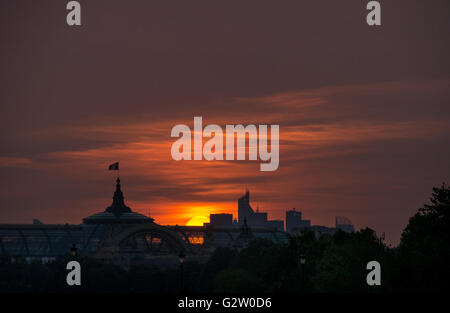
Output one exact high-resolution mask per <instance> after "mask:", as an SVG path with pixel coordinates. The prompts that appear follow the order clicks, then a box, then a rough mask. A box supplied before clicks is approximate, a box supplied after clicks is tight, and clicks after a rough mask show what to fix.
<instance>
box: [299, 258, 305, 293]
mask: <svg viewBox="0 0 450 313" xmlns="http://www.w3.org/2000/svg"><path fill="white" fill-rule="evenodd" d="M305 263H306V256H305V255H304V254H300V266H301V267H302V293H304V292H305Z"/></svg>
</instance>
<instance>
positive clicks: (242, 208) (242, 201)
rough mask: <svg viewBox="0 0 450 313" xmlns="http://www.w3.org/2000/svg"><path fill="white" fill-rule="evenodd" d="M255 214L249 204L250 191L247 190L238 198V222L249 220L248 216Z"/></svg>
mask: <svg viewBox="0 0 450 313" xmlns="http://www.w3.org/2000/svg"><path fill="white" fill-rule="evenodd" d="M253 214H255V212H254V211H253V209H252V207H251V206H250V192H249V191H248V190H247V191H246V192H245V195H243V196H242V197H241V198H239V199H238V222H239V224H240V225H242V224H243V223H244V220H247V223H248V222H249V217H250V216H251V215H253Z"/></svg>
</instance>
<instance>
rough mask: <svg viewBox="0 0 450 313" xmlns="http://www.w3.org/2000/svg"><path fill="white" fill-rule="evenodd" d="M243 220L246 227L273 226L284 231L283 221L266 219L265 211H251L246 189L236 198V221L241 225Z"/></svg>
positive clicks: (248, 193)
mask: <svg viewBox="0 0 450 313" xmlns="http://www.w3.org/2000/svg"><path fill="white" fill-rule="evenodd" d="M244 220H245V221H246V222H247V225H248V227H257V228H274V229H277V230H279V231H284V223H283V221H280V220H273V221H272V220H268V219H267V212H259V209H256V212H255V211H253V209H252V207H251V206H250V192H249V191H248V190H247V191H246V192H245V195H243V196H242V197H241V198H239V199H238V223H239V225H241V226H242V225H243V222H244Z"/></svg>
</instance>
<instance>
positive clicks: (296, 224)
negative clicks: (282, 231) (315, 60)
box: [286, 208, 311, 233]
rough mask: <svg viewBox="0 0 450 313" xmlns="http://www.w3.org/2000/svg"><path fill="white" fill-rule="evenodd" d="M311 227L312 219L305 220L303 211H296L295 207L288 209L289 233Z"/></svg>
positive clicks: (287, 222) (287, 226)
mask: <svg viewBox="0 0 450 313" xmlns="http://www.w3.org/2000/svg"><path fill="white" fill-rule="evenodd" d="M310 227H311V221H310V220H303V219H302V212H301V211H296V210H295V208H293V209H292V210H291V211H286V231H287V232H288V233H290V232H292V231H295V230H302V229H305V228H310Z"/></svg>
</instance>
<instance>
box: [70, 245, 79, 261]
mask: <svg viewBox="0 0 450 313" xmlns="http://www.w3.org/2000/svg"><path fill="white" fill-rule="evenodd" d="M77 251H78V249H77V246H76V245H75V244H72V248H70V255H71V256H72V260H75V257H76V256H77Z"/></svg>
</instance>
